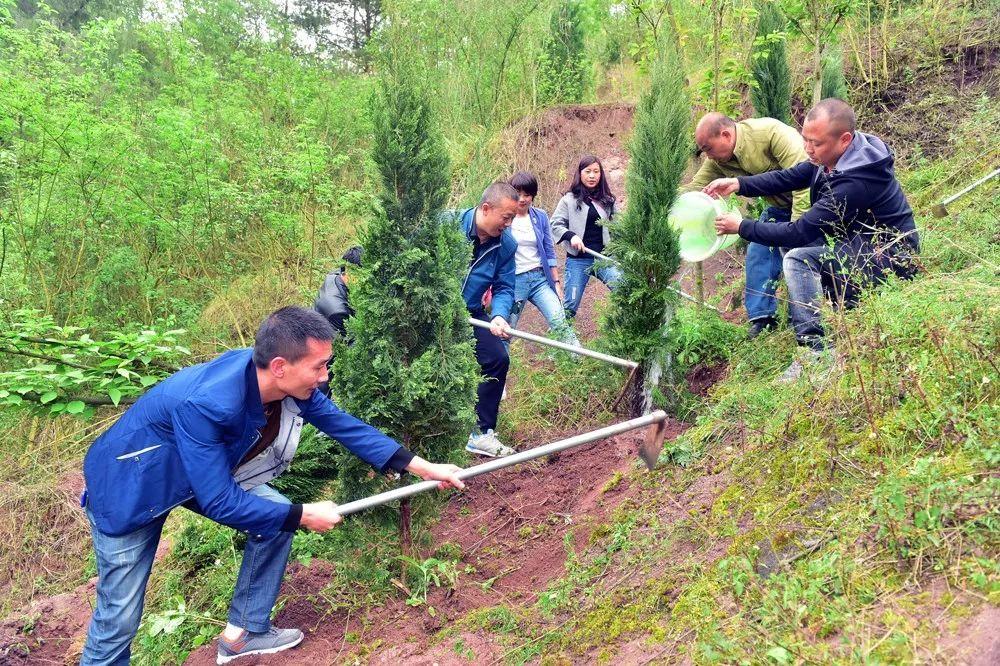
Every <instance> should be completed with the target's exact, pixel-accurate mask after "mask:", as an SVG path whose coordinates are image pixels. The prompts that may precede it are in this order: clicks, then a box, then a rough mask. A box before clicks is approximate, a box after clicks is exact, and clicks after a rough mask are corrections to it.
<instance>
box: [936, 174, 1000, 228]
mask: <svg viewBox="0 0 1000 666" xmlns="http://www.w3.org/2000/svg"><path fill="white" fill-rule="evenodd" d="M998 175H1000V169H996V170H995V171H993V173H989V174H986V175H985V176H983V177H982V178H980V179H979V180H977V181H976V182H974V183H973V184H972V185H969V186H968V187H966V188H965V189H964V190H962V191H961V192H956V193H955V194H953V195H951V196H950V197H948V198H947V199H945V200H944V201H942V202H941V203H939V204H937V205H935V206H934V208H932V209H931V211H932V212H933V213H934V217H946V216H947V215H948V208H947V206H948V204H950V203H952V202H953V201H956V200H957V199H959V198H960V197H964V196H965V195H966V194H968V193H969V192H971V191H972V190H974V189H976V188H977V187H979V186H980V185H982V184H983V183H985V182H986V181H988V180H991V179H993V178H996V177H997V176H998Z"/></svg>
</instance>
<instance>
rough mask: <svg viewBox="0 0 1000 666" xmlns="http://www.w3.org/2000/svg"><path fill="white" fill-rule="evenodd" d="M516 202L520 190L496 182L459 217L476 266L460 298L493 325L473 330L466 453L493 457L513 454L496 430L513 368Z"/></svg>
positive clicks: (476, 316) (472, 264)
mask: <svg viewBox="0 0 1000 666" xmlns="http://www.w3.org/2000/svg"><path fill="white" fill-rule="evenodd" d="M517 200H518V195H517V190H515V189H514V188H513V187H511V186H510V185H509V184H507V183H501V182H497V183H493V184H492V185H490V186H489V187H487V188H486V191H485V192H483V196H482V199H481V200H480V203H479V205H478V206H476V207H475V208H469V209H468V210H466V211H464V212H462V213H461V214H459V215H458V216H457V220H458V223H459V224H460V225H461V228H462V232H463V233H464V234H465V237H466V238H467V239H468V241H469V244H470V245H472V261H471V263H470V264H469V272H468V274H467V275H466V277H465V281H464V282H463V283H462V298H464V299H465V305H466V307H467V308H468V310H469V314H470V315H472V316H473V317H475V318H476V319H481V320H482V321H488V322H489V323H490V329H489V330H486V329H482V328H479V327H473V328H472V332H473V334H474V335H475V337H476V360H477V361H479V368H480V370H481V371H482V373H483V381H482V382H480V384H479V389H478V391H477V396H476V397H477V400H476V423H477V431H476V432H473V433H471V434H470V435H469V441H468V443H467V444H466V447H465V450H466V451H469V452H470V453H476V454H479V455H483V456H491V457H494V458H495V457H500V456H508V455H510V454H512V453H513V452H514V449H512V448H510V447H509V446H506V445H504V444H503V443H502V442H501V441H500V440H499V439H498V438H497V436H496V432H495V429H496V426H497V418H498V414H499V412H500V398H501V396H502V395H503V387H504V384H505V383H506V382H507V370H508V369H509V368H510V356H508V354H507V348H506V347H505V346H504V344H503V341H504V340H506V339H508V338H509V337H510V333H509V331H510V324H509V322H510V316H511V315H510V313H511V308H513V307H514V274H515V269H514V266H515V262H514V254H515V252H516V251H517V241H515V240H514V237H513V236H512V235H511V233H510V225H511V224H512V223H513V221H514V216H515V215H516V214H517ZM487 290H490V291H491V293H492V300H491V311H490V313H489V315H487V314H486V308H485V306H484V304H483V296H484V295H485V294H486V291H487Z"/></svg>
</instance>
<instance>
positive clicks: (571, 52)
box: [538, 0, 590, 104]
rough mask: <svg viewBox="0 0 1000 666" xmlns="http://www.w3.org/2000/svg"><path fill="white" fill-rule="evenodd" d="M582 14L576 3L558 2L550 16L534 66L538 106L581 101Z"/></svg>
mask: <svg viewBox="0 0 1000 666" xmlns="http://www.w3.org/2000/svg"><path fill="white" fill-rule="evenodd" d="M582 14H583V10H582V8H581V6H580V3H579V0H560V2H559V4H558V5H556V9H555V11H554V12H553V13H552V22H551V24H550V28H549V34H548V36H547V37H546V39H545V43H544V44H543V46H542V58H541V62H539V65H538V101H539V102H540V103H542V104H565V103H571V102H582V101H583V95H584V93H585V92H586V91H587V85H588V84H589V82H590V62H589V61H588V60H587V57H586V52H585V50H584V48H585V45H584V33H583V15H582Z"/></svg>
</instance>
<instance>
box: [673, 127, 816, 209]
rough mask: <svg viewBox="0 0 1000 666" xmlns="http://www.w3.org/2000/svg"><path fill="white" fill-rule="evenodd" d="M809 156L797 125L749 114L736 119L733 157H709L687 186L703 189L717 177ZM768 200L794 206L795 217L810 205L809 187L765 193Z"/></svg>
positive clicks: (771, 168) (761, 170) (788, 165)
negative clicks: (723, 159)
mask: <svg viewBox="0 0 1000 666" xmlns="http://www.w3.org/2000/svg"><path fill="white" fill-rule="evenodd" d="M808 159H809V157H808V156H807V155H806V150H805V146H804V144H803V143H802V137H801V136H800V135H799V133H798V132H797V131H796V130H795V129H794V128H792V127H789V126H788V125H786V124H785V123H783V122H781V121H780V120H775V119H774V118H749V119H747V120H742V121H740V122H738V123H736V149H735V150H734V151H733V159H731V160H729V161H728V162H721V163H720V162H716V161H715V160H710V159H706V160H705V162H704V163H703V164H702V165H701V168H700V169H698V173H696V174H695V175H694V179H693V180H692V181H691V182H690V183H688V184H687V185H685V186H684V189H685V190H688V191H690V190H700V189H701V188H703V187H705V186H706V185H708V184H709V183H710V182H712V181H713V180H715V179H716V178H735V177H737V176H755V175H757V174H759V173H765V172H767V171H780V170H782V169H789V168H791V167H793V166H795V165H796V164H798V163H800V162H805V161H807V160H808ZM764 200H765V201H767V202H768V204H770V205H772V206H777V207H778V208H791V209H792V219H793V220H795V219H798V217H799V216H800V215H802V213H804V212H806V210H808V209H809V190H796V191H795V192H791V193H789V192H785V193H782V194H776V195H773V196H769V197H764Z"/></svg>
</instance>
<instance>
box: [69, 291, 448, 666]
mask: <svg viewBox="0 0 1000 666" xmlns="http://www.w3.org/2000/svg"><path fill="white" fill-rule="evenodd" d="M332 339H333V329H332V327H331V326H330V323H329V322H328V321H327V320H326V319H325V318H324V317H323V316H322V315H320V314H319V313H317V312H315V311H312V310H306V309H305V308H297V307H287V308H282V309H281V310H278V311H277V312H274V313H272V314H271V315H270V316H269V317H268V318H267V319H266V320H265V321H264V323H263V324H261V326H260V329H259V330H258V331H257V336H256V339H255V340H254V346H253V348H252V349H237V350H234V351H230V352H227V353H225V354H222V355H221V356H219V357H217V358H215V359H214V360H212V361H209V362H207V363H202V364H200V365H195V366H192V367H189V368H185V369H184V370H181V371H179V372H177V373H175V374H174V375H172V376H170V377H168V378H167V379H165V380H163V381H162V382H160V383H159V384H157V385H156V386H155V387H153V388H152V389H150V390H149V391H148V392H147V393H146V394H145V395H143V396H142V397H141V398H140V399H139V400H138V401H137V402H136V403H135V404H134V405H133V406H132V407H130V408H129V409H128V411H126V412H125V413H124V414H123V415H122V416H121V418H119V419H118V421H117V422H116V423H115V424H114V425H113V426H111V428H109V429H108V430H107V431H106V432H105V433H104V434H103V435H101V436H100V437H98V438H97V440H96V441H95V442H94V443H93V445H92V446H91V447H90V450H89V451H88V452H87V455H86V458H85V459H84V466H83V469H84V477H85V480H86V487H87V490H86V492H85V493H84V496H83V500H82V504H83V505H84V506H85V507H86V511H87V518H88V519H89V521H90V525H91V533H92V535H93V540H94V552H95V555H96V562H97V575H98V581H97V605H96V608H95V609H94V615H93V617H92V618H91V622H90V628H89V630H88V632H87V642H86V645H85V646H84V650H83V656H82V658H81V663H82V664H84V665H88V666H89V665H91V664H102V665H104V664H127V663H128V660H129V656H130V647H131V643H132V639H133V638H134V637H135V633H136V631H137V630H138V628H139V621H140V618H141V617H142V606H143V595H144V593H145V590H146V582H147V581H148V580H149V573H150V570H151V568H152V565H153V556H154V555H155V553H156V547H157V544H158V543H159V540H160V532H161V530H162V529H163V524H164V522H165V521H166V518H167V514H168V513H169V512H170V511H171V510H172V509H174V508H175V507H177V506H184V507H185V508H187V509H190V510H192V511H195V512H197V513H200V514H201V515H203V516H205V517H206V518H210V519H212V520H214V521H216V522H218V523H221V524H223V525H227V526H229V527H232V528H234V529H237V530H241V531H244V532H246V533H247V534H248V539H247V545H246V549H245V550H244V552H243V562H242V564H241V566H240V571H239V577H238V578H237V581H236V589H235V591H234V594H233V599H232V603H231V605H230V608H229V617H228V620H229V622H228V624H227V625H226V629H225V631H224V632H223V634H222V636H221V637H220V638H219V645H218V657H217V661H218V663H220V664H223V663H226V662H228V661H231V660H233V659H236V658H237V657H241V656H246V655H251V654H271V653H274V652H279V651H281V650H285V649H288V648H290V647H294V646H295V645H298V644H299V642H301V641H302V638H303V635H302V632H301V631H299V630H298V629H276V628H274V627H272V626H271V621H270V615H271V609H272V607H273V606H274V602H275V600H276V599H277V596H278V590H279V588H280V587H281V579H282V576H283V575H284V572H285V565H286V564H287V562H288V554H289V552H290V550H291V544H292V534H293V533H294V532H295V530H296V529H298V528H299V527H305V528H308V529H311V530H315V531H325V530H328V529H330V528H331V527H333V526H334V525H336V524H337V523H339V522H340V521H341V517H340V516H339V515H337V507H336V505H334V504H333V502H315V503H312V504H291V503H290V502H289V501H288V500H287V499H286V498H285V497H283V496H282V495H281V494H280V493H278V492H277V491H276V490H274V489H272V488H271V487H270V486H268V485H266V484H267V482H268V481H270V480H271V479H273V478H275V477H276V476H278V475H279V474H281V473H282V472H283V471H284V470H285V469H286V468H287V467H288V465H289V463H290V462H291V460H292V456H294V454H295V449H296V447H297V446H298V440H299V432H300V430H301V428H302V423H303V421H307V422H309V423H311V424H312V425H314V426H316V427H317V428H318V429H320V430H321V431H323V432H325V433H326V434H327V435H329V436H330V437H331V438H333V439H336V440H338V441H339V442H340V443H341V444H343V445H344V446H345V447H347V448H348V449H349V450H350V451H351V452H352V453H354V454H355V455H357V456H358V457H360V458H362V459H363V460H365V461H366V462H368V463H369V464H371V465H372V466H373V467H375V468H376V469H377V470H379V471H380V472H385V471H388V470H395V471H397V472H403V471H404V470H405V471H408V472H412V473H414V474H417V475H418V476H420V477H422V478H424V479H438V480H440V481H441V482H442V483H441V487H442V488H443V487H449V486H450V487H455V488H462V487H463V484H462V482H461V481H460V480H459V479H458V477H457V476H455V473H456V472H457V471H458V468H457V467H455V466H454V465H437V464H433V463H429V462H427V461H426V460H424V459H422V458H420V457H417V456H414V455H413V454H412V453H410V452H409V451H407V450H406V449H405V448H403V447H402V446H400V445H399V444H398V443H397V442H395V441H393V440H392V439H390V438H389V437H386V436H385V435H383V434H382V433H381V432H379V431H378V430H376V429H375V428H372V427H371V426H369V425H367V424H365V423H363V422H362V421H359V420H358V419H356V418H354V417H353V416H351V415H350V414H347V413H346V412H343V411H341V410H340V409H338V408H337V406H336V405H334V404H333V403H332V402H330V400H329V399H328V398H327V397H325V396H324V395H322V394H321V393H320V392H319V391H318V390H317V386H318V385H319V383H320V382H322V381H323V380H324V379H326V372H327V370H326V368H327V362H328V361H329V360H330V356H331V349H332V345H331V341H332Z"/></svg>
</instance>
